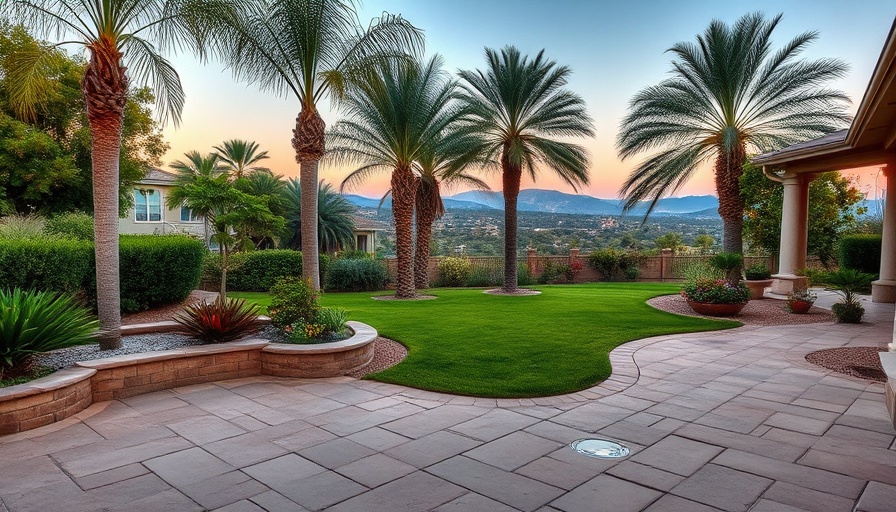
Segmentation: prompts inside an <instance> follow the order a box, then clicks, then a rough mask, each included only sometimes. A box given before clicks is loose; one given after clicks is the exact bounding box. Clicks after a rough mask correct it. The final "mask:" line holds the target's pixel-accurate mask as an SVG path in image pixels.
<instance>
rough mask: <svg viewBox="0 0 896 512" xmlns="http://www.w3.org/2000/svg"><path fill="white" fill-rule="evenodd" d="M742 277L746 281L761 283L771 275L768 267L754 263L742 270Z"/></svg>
mask: <svg viewBox="0 0 896 512" xmlns="http://www.w3.org/2000/svg"><path fill="white" fill-rule="evenodd" d="M744 277H745V278H746V279H747V280H748V281H762V280H764V279H770V278H771V277H772V273H771V271H770V270H769V269H768V265H766V264H764V263H756V264H755V265H750V266H749V267H747V268H745V269H744Z"/></svg>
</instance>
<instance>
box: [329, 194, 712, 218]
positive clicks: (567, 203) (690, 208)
mask: <svg viewBox="0 0 896 512" xmlns="http://www.w3.org/2000/svg"><path fill="white" fill-rule="evenodd" d="M345 198H346V199H348V200H349V202H351V203H352V204H355V205H357V206H361V207H366V208H376V207H377V206H378V205H379V203H380V201H379V199H371V198H368V197H364V196H359V195H353V194H346V195H345ZM442 200H443V201H444V203H445V208H447V209H449V210H450V209H465V210H477V209H478V210H481V209H490V210H503V209H504V198H503V196H502V195H501V193H500V192H491V191H483V192H480V191H470V192H461V193H459V194H455V195H453V196H448V197H443V198H442ZM391 206H392V202H391V200H390V199H387V200H386V201H385V202H384V203H383V207H384V208H391ZM647 206H648V205H647V203H644V204H643V205H639V206H637V207H635V208H634V209H632V210H631V211H630V212H629V213H628V214H629V215H644V213H645V212H646V211H647ZM718 207H719V200H718V198H717V197H715V196H686V197H667V198H664V199H660V201H659V202H658V203H657V206H656V208H654V210H653V213H652V214H651V215H656V216H687V217H692V218H702V217H713V218H717V217H718V216H719V214H718V212H717V211H716V209H718ZM518 208H519V210H520V211H530V212H545V213H571V214H580V215H614V216H615V215H622V214H623V212H622V203H621V202H620V201H619V200H618V199H600V198H597V197H592V196H587V195H582V194H567V193H565V192H560V191H557V190H541V189H534V188H533V189H526V190H521V191H520V195H519V202H518Z"/></svg>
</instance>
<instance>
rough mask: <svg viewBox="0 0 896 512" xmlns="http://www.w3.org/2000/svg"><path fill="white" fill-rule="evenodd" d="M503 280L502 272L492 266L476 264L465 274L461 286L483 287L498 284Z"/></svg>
mask: <svg viewBox="0 0 896 512" xmlns="http://www.w3.org/2000/svg"><path fill="white" fill-rule="evenodd" d="M503 282H504V273H503V272H502V271H501V269H499V268H497V267H493V266H483V265H476V266H474V267H473V269H472V270H471V271H470V274H469V275H468V276H467V280H466V283H465V284H464V285H463V286H466V287H469V288H485V287H490V286H499V285H501V284H502V283H503Z"/></svg>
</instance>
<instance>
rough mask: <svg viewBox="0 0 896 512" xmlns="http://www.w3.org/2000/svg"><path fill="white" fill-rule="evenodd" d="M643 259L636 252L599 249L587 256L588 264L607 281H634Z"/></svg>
mask: <svg viewBox="0 0 896 512" xmlns="http://www.w3.org/2000/svg"><path fill="white" fill-rule="evenodd" d="M643 259H644V257H643V256H642V255H641V254H640V253H638V252H637V251H620V250H618V249H612V248H610V249H601V250H597V251H594V252H592V253H591V255H590V256H588V264H589V265H590V266H591V268H593V269H594V270H597V271H598V272H600V273H601V274H602V275H603V276H604V279H605V280H607V281H622V280H624V279H629V280H634V279H637V278H638V274H639V270H638V266H639V265H640V263H641V262H642V261H643Z"/></svg>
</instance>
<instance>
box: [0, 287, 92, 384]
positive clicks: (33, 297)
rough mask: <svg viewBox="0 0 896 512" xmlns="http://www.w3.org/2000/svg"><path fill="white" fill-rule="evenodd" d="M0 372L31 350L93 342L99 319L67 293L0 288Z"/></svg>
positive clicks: (25, 358)
mask: <svg viewBox="0 0 896 512" xmlns="http://www.w3.org/2000/svg"><path fill="white" fill-rule="evenodd" d="M0 311H2V313H3V314H2V315H0V376H2V374H3V373H5V372H6V371H8V370H9V369H10V368H13V367H16V366H19V365H25V366H27V365H28V359H29V357H30V356H31V355H32V354H38V353H41V352H48V351H50V350H56V349H60V348H65V347H71V346H75V345H84V344H87V343H93V342H94V341H95V340H94V338H93V336H94V333H95V332H96V330H97V328H98V327H99V322H98V321H97V320H96V319H95V318H93V316H92V315H91V314H90V313H89V312H88V311H87V310H86V309H84V308H82V307H80V306H78V305H77V304H76V303H75V301H74V300H73V299H72V298H71V297H70V296H68V295H62V294H56V293H53V292H45V291H38V292H35V291H28V292H26V291H22V290H20V289H18V288H16V289H13V290H3V289H0Z"/></svg>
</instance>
